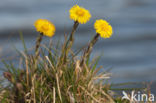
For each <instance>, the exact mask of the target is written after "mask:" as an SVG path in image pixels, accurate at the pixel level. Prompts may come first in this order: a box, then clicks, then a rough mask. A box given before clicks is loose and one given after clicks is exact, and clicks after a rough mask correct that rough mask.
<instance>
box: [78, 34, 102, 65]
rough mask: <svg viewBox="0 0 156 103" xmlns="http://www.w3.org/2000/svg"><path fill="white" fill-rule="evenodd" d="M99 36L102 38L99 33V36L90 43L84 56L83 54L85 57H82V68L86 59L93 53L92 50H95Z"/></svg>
mask: <svg viewBox="0 0 156 103" xmlns="http://www.w3.org/2000/svg"><path fill="white" fill-rule="evenodd" d="M99 36H100V35H99V34H98V33H97V34H96V35H95V36H94V37H93V39H92V40H91V41H90V43H89V45H88V47H87V49H86V50H85V51H84V54H83V57H82V61H81V63H80V65H81V66H82V64H83V63H84V61H85V59H86V58H89V56H90V53H91V51H92V48H93V46H94V45H95V43H96V42H97V40H98V37H99Z"/></svg>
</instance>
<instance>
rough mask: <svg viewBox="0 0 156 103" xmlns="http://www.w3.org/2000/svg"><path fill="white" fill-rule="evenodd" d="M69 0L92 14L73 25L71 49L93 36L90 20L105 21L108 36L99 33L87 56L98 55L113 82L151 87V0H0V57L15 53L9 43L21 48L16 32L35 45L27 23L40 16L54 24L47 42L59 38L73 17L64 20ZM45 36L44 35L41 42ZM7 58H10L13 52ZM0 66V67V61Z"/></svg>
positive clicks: (155, 73) (155, 30)
mask: <svg viewBox="0 0 156 103" xmlns="http://www.w3.org/2000/svg"><path fill="white" fill-rule="evenodd" d="M74 4H78V5H80V6H83V7H85V8H86V9H88V10H89V11H90V12H91V14H92V18H91V20H90V22H88V23H87V24H83V25H79V28H78V30H77V32H76V34H75V36H76V43H75V44H74V45H75V46H74V47H75V49H76V48H81V47H82V46H84V45H85V44H86V43H87V42H88V41H89V40H90V39H91V38H92V37H93V36H94V35H95V30H94V29H93V24H94V22H95V20H96V19H105V20H107V21H108V22H110V24H111V25H112V27H113V30H114V34H113V36H112V37H111V38H110V39H102V38H100V39H99V41H98V43H97V44H96V45H95V48H94V50H93V55H94V56H96V55H102V56H101V60H100V63H99V65H102V66H103V67H104V69H105V70H108V69H110V68H111V69H112V70H111V73H112V74H113V75H112V76H113V77H112V79H111V81H112V82H113V83H122V82H152V88H153V89H152V90H153V92H154V88H155V87H156V85H155V84H156V83H155V81H156V13H155V11H156V0H96V1H95V0H61V1H60V0H1V3H0V59H8V58H10V57H12V56H15V54H16V51H15V49H14V46H15V47H16V48H17V49H18V50H23V46H22V42H21V40H20V38H19V32H22V33H23V36H24V39H25V42H26V45H27V47H28V48H30V47H32V46H33V45H34V44H35V38H36V37H37V34H38V33H37V32H36V31H35V28H34V26H33V23H34V22H35V20H37V19H40V18H42V19H48V20H50V21H52V22H53V23H54V24H55V26H56V34H55V36H54V37H53V38H52V40H53V41H57V40H59V39H62V38H63V34H64V32H65V33H70V31H71V28H72V25H73V21H71V20H70V19H69V9H70V8H71V7H72V6H73V5H74ZM47 41H48V38H46V37H45V38H44V41H43V42H47ZM15 57H16V56H15ZM9 60H10V59H9ZM12 60H13V61H16V59H15V58H13V57H12ZM0 66H1V67H3V65H2V63H0ZM155 89H156V88H155ZM155 91H156V90H155Z"/></svg>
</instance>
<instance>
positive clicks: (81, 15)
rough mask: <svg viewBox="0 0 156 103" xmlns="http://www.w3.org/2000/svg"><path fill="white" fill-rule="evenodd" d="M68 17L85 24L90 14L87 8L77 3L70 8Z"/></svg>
mask: <svg viewBox="0 0 156 103" xmlns="http://www.w3.org/2000/svg"><path fill="white" fill-rule="evenodd" d="M69 13H70V19H72V20H74V21H77V22H79V23H81V24H85V23H86V22H88V21H89V20H90V18H91V14H90V12H89V11H88V10H86V9H85V8H83V7H80V6H78V5H74V6H73V7H72V8H71V9H70V10H69Z"/></svg>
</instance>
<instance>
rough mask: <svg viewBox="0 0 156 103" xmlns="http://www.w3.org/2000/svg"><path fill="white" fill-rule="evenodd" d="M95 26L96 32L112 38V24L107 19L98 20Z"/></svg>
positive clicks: (103, 36)
mask: <svg viewBox="0 0 156 103" xmlns="http://www.w3.org/2000/svg"><path fill="white" fill-rule="evenodd" d="M94 28H95V30H96V33H98V34H99V35H100V36H101V37H102V38H110V37H111V36H112V33H113V30H112V26H111V25H110V24H109V23H108V22H107V21H105V20H102V19H100V20H96V22H95V24H94Z"/></svg>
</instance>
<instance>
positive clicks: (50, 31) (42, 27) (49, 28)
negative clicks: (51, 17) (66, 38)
mask: <svg viewBox="0 0 156 103" xmlns="http://www.w3.org/2000/svg"><path fill="white" fill-rule="evenodd" d="M34 25H35V27H36V30H37V31H38V32H40V33H42V34H43V35H45V36H48V37H52V36H53V35H54V33H55V30H56V29H55V26H54V24H53V23H51V22H50V21H48V20H46V19H38V20H37V21H36V22H35V24H34Z"/></svg>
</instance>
